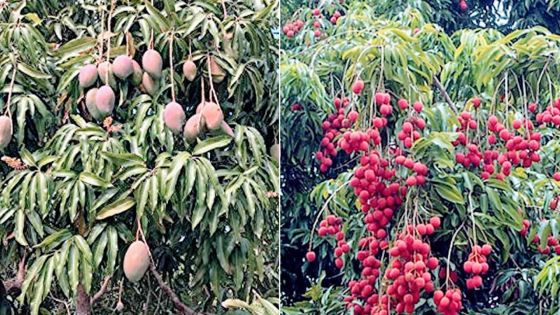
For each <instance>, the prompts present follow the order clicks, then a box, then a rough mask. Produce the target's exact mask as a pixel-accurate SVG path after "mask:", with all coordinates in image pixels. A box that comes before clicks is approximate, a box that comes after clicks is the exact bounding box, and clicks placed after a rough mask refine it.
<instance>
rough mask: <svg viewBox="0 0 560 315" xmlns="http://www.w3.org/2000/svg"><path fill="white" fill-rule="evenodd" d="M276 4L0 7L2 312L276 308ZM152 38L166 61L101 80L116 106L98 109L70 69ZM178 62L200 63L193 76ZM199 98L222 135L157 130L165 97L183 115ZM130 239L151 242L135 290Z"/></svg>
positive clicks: (136, 55)
mask: <svg viewBox="0 0 560 315" xmlns="http://www.w3.org/2000/svg"><path fill="white" fill-rule="evenodd" d="M277 8H278V3H277V2H275V1H266V0H265V1H258V0H255V1H250V0H246V1H235V2H229V1H222V2H220V1H171V0H162V1H140V0H127V1H124V0H122V1H121V0H119V1H114V0H113V1H110V0H107V1H94V0H84V1H62V0H60V1H58V0H48V1H33V0H27V1H0V109H1V111H2V113H3V114H5V115H6V116H8V117H9V120H11V122H12V123H13V137H11V138H10V137H8V141H9V144H8V145H7V146H4V145H3V144H4V143H2V145H1V147H3V149H2V150H1V152H2V155H3V158H2V161H3V162H2V163H1V165H0V177H1V178H2V181H1V185H0V190H1V197H0V238H1V240H2V246H0V257H1V259H0V266H2V268H1V271H0V276H1V278H2V280H3V285H2V287H1V288H2V290H0V302H1V306H2V312H0V313H2V314H5V313H3V312H4V311H6V310H7V309H10V308H11V309H13V310H14V311H15V312H16V313H18V314H27V313H31V314H39V313H41V314H60V313H65V312H68V313H78V314H89V313H91V312H93V313H95V314H108V313H111V312H113V310H115V309H117V310H122V309H124V311H125V312H127V313H129V314H140V313H142V312H143V313H144V314H168V313H169V314H177V313H179V312H185V313H193V312H212V313H223V312H225V309H224V308H223V307H222V305H221V302H222V301H225V300H226V299H229V298H233V299H235V298H237V299H240V300H231V301H241V302H243V301H242V300H244V301H247V303H248V304H251V303H253V304H255V305H258V307H259V309H261V310H262V309H265V310H267V311H266V312H264V311H263V312H264V313H265V314H267V313H271V312H272V313H273V312H274V311H273V310H274V309H275V307H274V306H273V304H272V303H271V302H269V301H267V300H266V299H265V298H269V297H276V296H277V295H278V291H277V290H278V288H277V287H278V285H277V283H278V281H279V275H278V272H277V268H278V264H279V258H278V251H277V249H276V248H277V244H278V236H277V232H276V231H277V230H278V211H277V207H278V199H277V191H278V190H279V187H278V186H279V173H278V169H277V165H278V164H277V162H276V161H274V160H273V159H272V158H271V156H270V155H269V148H270V147H271V146H272V145H273V144H275V143H276V142H277V140H275V139H276V136H277V135H278V130H277V128H276V126H277V122H278V106H277V102H278V99H277V93H278V89H277V86H278V79H277V67H278V61H277V54H278V51H277V42H278V38H277V36H275V35H274V32H275V30H276V29H277V28H278V25H277V24H276V18H275V17H276V11H277ZM150 47H153V49H155V50H156V51H158V52H159V53H160V55H161V56H162V59H163V73H162V75H161V78H159V79H157V78H156V82H155V86H156V88H155V89H150V86H147V85H146V83H145V82H144V81H143V83H142V84H141V85H140V86H137V85H136V84H135V83H134V82H133V81H134V80H133V79H128V80H121V79H117V80H116V81H113V82H110V86H111V88H112V89H113V90H114V92H115V95H116V101H115V109H114V111H113V112H112V115H111V116H110V117H107V118H105V119H99V118H98V117H95V115H94V113H93V112H90V108H89V107H86V102H87V100H85V92H86V90H84V89H82V88H81V87H80V85H79V82H78V73H79V72H80V69H82V67H83V66H84V65H87V64H93V65H96V64H98V63H100V62H103V61H106V60H109V61H111V62H112V61H114V60H115V57H117V56H119V55H125V54H126V55H128V56H130V57H131V58H132V59H134V60H136V61H137V62H138V63H139V64H140V63H142V61H141V60H142V55H143V53H144V51H146V50H147V49H148V48H150ZM186 60H191V61H194V63H195V65H196V67H197V68H198V71H197V74H196V76H194V78H190V79H189V80H187V79H186V78H185V77H184V76H183V72H182V71H181V69H182V65H183V63H184V62H185V61H186ZM143 66H144V67H145V65H143ZM211 72H212V73H211ZM140 74H141V73H140ZM218 74H220V75H221V76H222V77H223V79H221V78H217V77H216V76H217V75H218ZM146 75H147V74H146ZM96 77H97V75H96ZM148 78H149V77H148ZM209 78H210V79H209ZM100 79H101V80H103V79H104V78H100ZM105 79H107V78H105ZM80 80H81V79H80ZM191 81H192V82H191ZM213 81H214V82H213ZM94 83H95V81H94ZM97 84H100V83H97ZM97 84H96V85H97ZM151 87H152V88H153V86H151ZM148 92H149V93H148ZM204 99H206V100H209V99H210V100H213V102H216V103H218V104H219V106H220V107H221V110H222V111H223V113H224V121H225V122H227V124H228V125H229V126H230V127H231V128H232V129H233V130H232V131H231V132H229V133H228V132H224V131H222V130H215V131H208V132H204V133H200V134H199V137H198V139H197V140H196V141H195V142H194V143H188V142H187V141H185V139H184V138H183V136H182V133H181V134H180V135H174V134H173V133H172V132H171V130H170V129H169V128H167V127H166V126H165V124H164V118H163V110H164V107H165V104H167V103H169V102H170V101H171V100H173V101H175V100H176V102H178V103H179V104H180V105H181V106H182V108H183V110H184V111H185V112H186V115H187V117H190V116H192V115H193V114H194V113H195V108H196V107H197V105H198V104H200V103H201V102H202V101H204ZM92 116H94V117H95V118H93V117H92ZM96 118H98V119H96ZM3 131H6V129H5V128H4V129H3ZM3 135H5V134H4V133H2V134H1V135H0V136H3ZM5 138H6V137H4V138H2V140H3V141H5V140H6V139H5ZM134 240H140V241H145V242H146V243H147V244H148V245H149V248H150V251H151V256H150V260H151V264H152V266H153V267H154V268H150V271H148V272H147V273H146V274H145V275H144V277H143V278H142V279H141V280H140V281H139V282H137V283H132V282H130V281H128V280H127V279H126V278H125V277H124V274H123V257H124V255H125V252H126V250H127V248H128V246H129V245H130V243H132V242H133V241H134ZM140 276H141V275H140ZM158 277H159V278H158ZM4 289H5V290H7V291H8V292H5V290H4ZM6 293H7V294H6ZM261 296H262V297H263V298H261ZM253 300H254V301H253ZM273 302H274V303H276V302H277V301H274V300H273ZM90 303H91V304H92V305H91V307H90ZM185 305H186V306H187V307H188V309H187V308H185ZM224 306H226V307H239V305H237V304H235V303H233V304H232V303H231V302H230V303H229V304H224ZM241 306H243V305H241ZM238 312H239V311H238ZM248 312H249V310H247V311H246V312H244V313H248ZM261 314H262V312H261Z"/></svg>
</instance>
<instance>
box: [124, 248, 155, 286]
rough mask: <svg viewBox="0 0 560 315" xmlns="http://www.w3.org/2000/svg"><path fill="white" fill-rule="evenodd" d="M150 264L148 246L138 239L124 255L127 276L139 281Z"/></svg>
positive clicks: (131, 279) (130, 279) (132, 280)
mask: <svg viewBox="0 0 560 315" xmlns="http://www.w3.org/2000/svg"><path fill="white" fill-rule="evenodd" d="M149 266H150V254H149V251H148V246H147V245H146V244H144V242H141V241H136V242H134V243H132V244H130V246H129V247H128V250H127V251H126V254H125V255H124V261H123V270H124V274H125V276H126V278H127V279H128V280H129V281H131V282H138V281H139V280H140V279H142V277H143V276H144V274H145V273H146V270H148V267H149Z"/></svg>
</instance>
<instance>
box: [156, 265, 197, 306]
mask: <svg viewBox="0 0 560 315" xmlns="http://www.w3.org/2000/svg"><path fill="white" fill-rule="evenodd" d="M150 271H151V272H152V274H153V275H154V277H155V278H156V281H157V283H158V284H159V286H160V288H161V289H162V290H163V291H164V292H165V294H167V296H169V298H170V299H171V301H172V302H173V304H174V305H175V308H176V309H177V310H178V311H179V312H180V314H187V315H204V314H205V313H199V312H197V311H195V310H193V309H192V308H190V307H188V306H186V305H185V304H183V302H181V300H180V299H179V297H178V296H177V294H175V292H173V289H171V288H170V287H169V286H168V285H167V284H166V283H165V282H164V281H163V278H162V277H161V275H160V274H159V273H158V272H157V270H156V267H155V266H154V264H150Z"/></svg>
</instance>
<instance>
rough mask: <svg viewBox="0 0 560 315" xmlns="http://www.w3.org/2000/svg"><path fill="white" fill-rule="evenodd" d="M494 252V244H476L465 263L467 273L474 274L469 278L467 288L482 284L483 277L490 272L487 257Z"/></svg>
mask: <svg viewBox="0 0 560 315" xmlns="http://www.w3.org/2000/svg"><path fill="white" fill-rule="evenodd" d="M491 252H492V246H490V245H489V244H485V245H483V246H482V247H480V246H479V245H475V246H474V247H473V248H472V251H471V253H470V254H469V257H468V259H467V261H465V263H464V264H463V270H464V271H465V272H466V273H470V274H472V277H471V278H469V279H467V289H476V288H479V287H481V286H482V277H481V276H480V275H483V274H485V273H487V272H488V269H489V266H488V262H487V257H488V255H490V253H491Z"/></svg>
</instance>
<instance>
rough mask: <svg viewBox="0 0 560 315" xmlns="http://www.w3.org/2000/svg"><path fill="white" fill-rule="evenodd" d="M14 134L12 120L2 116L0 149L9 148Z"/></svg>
mask: <svg viewBox="0 0 560 315" xmlns="http://www.w3.org/2000/svg"><path fill="white" fill-rule="evenodd" d="M13 133H14V129H13V124H12V120H11V119H10V117H8V116H6V115H2V116H0V149H4V148H5V147H7V146H8V144H9V143H10V141H11V140H12V135H13Z"/></svg>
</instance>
